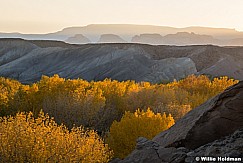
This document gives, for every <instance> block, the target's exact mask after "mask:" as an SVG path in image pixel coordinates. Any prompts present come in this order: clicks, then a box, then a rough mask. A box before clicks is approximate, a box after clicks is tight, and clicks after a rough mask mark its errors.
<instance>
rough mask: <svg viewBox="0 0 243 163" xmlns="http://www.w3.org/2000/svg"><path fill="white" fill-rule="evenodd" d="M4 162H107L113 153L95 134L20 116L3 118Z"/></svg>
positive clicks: (0, 125)
mask: <svg viewBox="0 0 243 163" xmlns="http://www.w3.org/2000/svg"><path fill="white" fill-rule="evenodd" d="M0 135H1V136H0V159H1V160H0V161H1V162H83V163H86V162H87V163H92V162H102V163H103V162H108V161H109V160H110V158H111V157H112V152H111V151H109V149H108V146H107V145H105V144H104V143H103V141H102V140H101V139H100V138H99V136H98V135H97V133H96V132H94V131H93V130H86V131H85V130H84V129H83V128H82V127H79V128H73V129H72V130H71V131H69V130H68V129H67V128H66V127H65V126H64V125H60V126H58V125H57V124H56V123H55V121H54V120H53V118H50V117H49V116H48V115H44V113H43V112H41V113H40V114H39V117H38V118H36V119H35V118H34V117H33V114H32V113H31V112H30V113H28V114H25V113H18V114H17V115H16V116H15V117H12V116H9V117H3V118H0Z"/></svg>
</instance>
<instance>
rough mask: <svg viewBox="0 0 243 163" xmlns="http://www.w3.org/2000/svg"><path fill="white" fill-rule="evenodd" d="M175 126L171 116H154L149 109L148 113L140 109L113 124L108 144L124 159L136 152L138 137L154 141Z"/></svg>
mask: <svg viewBox="0 0 243 163" xmlns="http://www.w3.org/2000/svg"><path fill="white" fill-rule="evenodd" d="M173 124H174V119H173V117H172V116H171V115H170V114H169V115H168V116H166V114H165V113H163V114H162V115H161V114H160V113H157V114H154V113H153V111H151V110H150V109H149V108H148V109H147V111H143V110H140V109H138V110H136V112H135V113H130V112H125V114H124V115H123V117H122V118H121V121H119V122H118V121H114V122H113V123H112V125H111V128H110V133H109V136H108V138H107V142H108V144H109V146H110V147H111V149H113V151H114V153H115V156H116V157H119V158H124V157H125V156H127V155H128V154H129V153H130V152H131V151H132V150H134V148H135V145H136V139H137V138H138V137H146V138H147V139H152V138H153V137H154V136H155V135H157V134H158V133H160V132H161V131H164V130H167V129H168V128H169V127H171V126H172V125H173Z"/></svg>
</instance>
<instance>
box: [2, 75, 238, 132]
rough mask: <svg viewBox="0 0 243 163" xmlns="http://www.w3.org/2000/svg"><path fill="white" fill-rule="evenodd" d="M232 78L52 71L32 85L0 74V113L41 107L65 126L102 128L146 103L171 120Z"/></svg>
mask: <svg viewBox="0 0 243 163" xmlns="http://www.w3.org/2000/svg"><path fill="white" fill-rule="evenodd" d="M237 82H238V81H237V80H233V79H229V78H228V77H221V78H214V79H213V80H210V79H209V78H208V77H207V76H204V75H201V76H195V75H192V76H189V77H187V78H185V79H183V80H180V81H174V82H171V83H168V84H151V83H148V82H141V83H136V82H134V81H124V82H118V81H116V80H110V79H105V80H104V81H98V82H94V81H91V82H88V81H85V80H82V79H73V80H70V79H64V78H60V77H59V76H58V75H54V76H52V77H47V76H43V77H42V79H41V80H40V81H39V82H36V83H34V84H32V85H23V84H21V83H19V82H18V81H15V80H10V79H6V78H0V91H1V92H0V116H6V115H15V114H16V113H17V112H21V111H25V112H26V111H27V112H29V111H31V112H32V113H33V114H34V116H37V115H38V113H39V112H40V110H41V109H42V110H43V111H44V112H45V113H48V114H49V115H50V116H52V117H55V121H56V122H57V123H58V124H61V123H64V124H65V125H66V126H67V127H68V128H69V129H71V128H72V127H73V124H75V125H76V126H80V125H82V126H84V127H88V128H92V129H95V130H98V131H99V132H106V131H109V128H110V126H111V124H112V122H113V121H114V120H120V119H121V117H122V115H123V114H124V113H125V111H130V112H135V111H136V110H137V109H138V108H141V109H143V110H146V109H147V108H148V107H149V108H151V110H152V111H153V112H155V113H162V114H163V113H164V112H165V113H166V114H172V116H173V117H174V119H175V120H176V121H177V120H178V119H180V118H181V117H182V116H183V115H185V114H186V113H187V112H188V111H190V110H191V109H193V108H195V107H197V106H198V105H200V104H202V103H203V102H205V101H206V100H208V99H209V98H211V97H213V96H215V95H216V94H218V93H220V92H222V91H223V90H224V89H226V88H227V87H229V86H231V85H233V84H235V83H237Z"/></svg>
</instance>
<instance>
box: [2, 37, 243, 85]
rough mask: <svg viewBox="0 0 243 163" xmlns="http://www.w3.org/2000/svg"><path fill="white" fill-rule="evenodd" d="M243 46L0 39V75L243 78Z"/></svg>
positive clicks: (155, 79) (32, 79)
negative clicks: (205, 76) (198, 75)
mask: <svg viewBox="0 0 243 163" xmlns="http://www.w3.org/2000/svg"><path fill="white" fill-rule="evenodd" d="M242 54H243V47H218V46H212V45H193V46H167V45H156V46H154V45H145V44H131V43H122V44H118V43H117V44H110V43H104V44H85V45H74V44H67V43H64V42H60V41H44V40H41V41H35V40H23V39H0V76H4V77H9V78H14V79H17V80H19V81H21V82H22V83H32V82H36V81H38V80H40V78H41V76H42V75H48V76H52V75H54V74H59V75H60V76H61V77H65V78H70V79H75V78H82V79H85V80H89V81H91V80H95V81H97V80H104V79H105V78H111V79H116V80H119V81H124V80H135V81H138V82H139V81H149V82H152V83H158V82H163V81H173V80H174V79H177V80H179V79H181V78H184V77H186V76H188V75H190V74H207V75H211V76H213V77H218V76H228V77H232V78H235V79H239V80H243V55H242Z"/></svg>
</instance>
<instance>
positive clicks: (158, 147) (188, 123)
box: [116, 81, 243, 163]
mask: <svg viewBox="0 0 243 163" xmlns="http://www.w3.org/2000/svg"><path fill="white" fill-rule="evenodd" d="M201 157H213V158H216V157H221V158H223V159H230V158H238V159H239V160H240V161H243V81H241V82H239V83H238V84H236V85H234V86H232V87H229V88H228V89H226V90H225V91H224V92H223V93H221V94H219V95H218V96H216V97H214V98H212V99H210V100H208V101H207V102H205V103H204V104H203V105H201V106H199V107H197V108H196V109H194V110H192V111H190V112H189V113H188V114H186V115H185V116H184V117H183V118H182V119H180V120H179V121H178V122H177V123H176V124H175V125H174V126H172V127H171V128H170V129H169V130H167V131H164V132H162V133H160V134H158V135H157V136H156V137H154V138H153V139H152V140H147V139H146V138H139V139H138V140H137V147H136V149H135V150H134V151H133V152H132V153H131V154H130V155H128V156H127V157H126V158H125V159H124V160H118V159H117V160H116V163H130V162H132V163H150V162H160V163H163V162H171V163H182V162H188V163H189V162H198V161H200V159H201ZM197 159H199V160H197ZM239 160H238V161H239ZM240 161H239V162H240ZM219 162H220V161H219Z"/></svg>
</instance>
